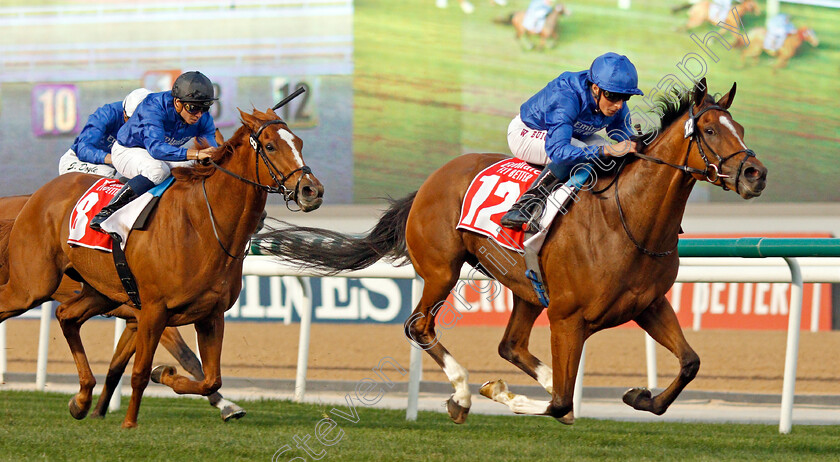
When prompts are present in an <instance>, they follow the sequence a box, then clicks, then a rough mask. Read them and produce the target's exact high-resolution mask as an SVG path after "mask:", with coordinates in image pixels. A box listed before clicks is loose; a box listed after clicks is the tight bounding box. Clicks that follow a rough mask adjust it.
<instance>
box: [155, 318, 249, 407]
mask: <svg viewBox="0 0 840 462" xmlns="http://www.w3.org/2000/svg"><path fill="white" fill-rule="evenodd" d="M160 344H161V345H163V347H164V348H166V351H168V352H169V353H170V354H171V355H172V357H174V358H175V359H176V360H177V361H178V364H180V365H181V367H183V368H184V370H186V371H187V372H189V373H190V374H191V375H192V376H193V377H195V379H196V380H204V371H203V370H202V369H201V361H199V360H198V358H197V357H196V356H195V353H193V351H192V350H191V349H190V347H189V346H187V343H186V342H185V341H184V337H182V336H181V333H180V332H178V329H177V328H175V327H167V328H166V329H165V330H164V331H163V335H162V336H161V337H160ZM207 399H208V400H209V401H210V405H211V406H213V407H215V408H217V409H219V412H221V414H222V420H224V421H228V420H230V419H238V418H240V417H243V416H244V415H245V410H244V409H242V408H241V407H239V406H238V405H237V404H236V403H233V402H231V401H228V400H226V399H225V398H224V397H222V395H221V393H219V392H218V391H217V392H214V393H212V394H211V395H209V396H207Z"/></svg>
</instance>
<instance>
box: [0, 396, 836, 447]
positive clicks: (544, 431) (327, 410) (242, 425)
mask: <svg viewBox="0 0 840 462" xmlns="http://www.w3.org/2000/svg"><path fill="white" fill-rule="evenodd" d="M67 400H68V395H60V394H52V393H47V394H44V393H35V392H0V460H14V461H21V460H72V461H86V460H109V461H113V460H178V461H180V460H202V461H215V460H219V461H231V460H266V461H268V460H271V457H272V455H274V454H275V453H276V452H277V450H278V449H279V448H281V447H282V446H284V445H289V446H290V447H291V448H292V449H293V451H289V452H286V453H285V454H283V457H281V458H279V460H291V459H292V458H294V457H302V458H304V459H303V460H314V459H313V458H311V457H308V456H307V455H306V454H305V452H304V451H303V450H301V449H297V448H295V446H296V443H295V441H294V439H293V437H294V436H295V435H297V436H298V437H299V438H305V437H306V435H307V434H308V435H312V438H311V439H310V440H309V445H310V448H312V450H313V451H314V453H315V454H316V455H320V454H321V452H322V451H323V456H324V460H352V461H367V460H375V461H380V460H387V461H420V460H422V461H438V460H439V461H461V460H463V461H475V460H529V461H530V460H534V461H537V460H601V461H603V460H662V461H676V460H780V461H781V460H784V461H788V460H817V459H824V460H828V459H833V458H835V457H836V455H837V454H838V453H840V438H838V437H837V434H838V431H840V427H838V426H804V425H797V426H795V427H794V428H793V432H792V433H791V434H790V435H779V434H778V430H777V427H776V426H775V425H732V424H682V423H681V424H672V423H622V422H611V421H599V420H592V419H578V421H577V422H576V423H575V425H574V426H571V427H566V426H563V425H561V424H559V423H557V422H555V421H554V420H553V419H550V418H544V417H517V416H482V415H471V416H470V417H469V419H468V421H467V423H466V424H465V425H462V426H457V425H455V424H453V423H451V422H449V419H448V418H447V417H446V415H445V414H442V413H431V412H421V413H420V416H419V418H418V421H417V422H407V421H406V420H405V414H404V412H403V411H382V410H376V409H372V408H365V407H363V406H361V405H359V406H358V407H357V411H358V422H357V423H350V422H348V421H345V420H342V419H341V418H336V419H335V420H336V423H337V424H338V427H336V428H335V429H333V432H332V433H330V434H329V435H328V437H329V438H335V439H337V440H338V441H337V443H335V444H334V445H332V446H329V447H326V446H323V445H321V444H320V443H318V442H317V441H316V440H315V438H314V434H315V433H314V432H315V425H316V424H317V423H318V422H319V421H321V420H322V419H323V418H324V417H325V416H327V415H334V414H335V413H334V411H332V409H333V406H329V405H301V404H295V403H291V402H287V401H260V402H247V403H244V405H245V407H246V408H247V410H248V415H247V416H246V417H245V418H243V419H242V420H239V421H235V422H230V423H227V424H224V423H222V422H221V420H220V419H219V418H218V412H217V411H216V410H215V409H212V408H210V407H209V406H208V405H207V404H206V401H204V400H198V399H184V398H173V399H162V398H146V399H144V400H143V407H142V409H141V413H140V426H139V428H136V429H133V430H123V429H121V428H120V422H121V419H122V417H123V412H122V411H121V412H119V413H116V414H111V415H109V416H108V418H106V419H105V420H84V421H75V420H73V419H72V418H71V417H70V415H69V414H68V413H67V406H66V404H67ZM126 403H127V399H124V400H123V409H125V405H126ZM341 410H343V411H345V412H347V409H346V408H341ZM339 430H340V431H342V432H344V433H343V435H341V436H340V439H338V436H339V433H338V431H339ZM298 460H300V459H298Z"/></svg>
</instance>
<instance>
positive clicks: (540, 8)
mask: <svg viewBox="0 0 840 462" xmlns="http://www.w3.org/2000/svg"><path fill="white" fill-rule="evenodd" d="M555 3H556V0H531V3H530V4H529V5H528V9H527V10H525V17H524V18H523V19H522V27H524V28H525V29H526V30H528V31H529V32H531V33H534V34H539V33H540V32H542V30H543V27H545V19H546V18H547V17H548V15H549V13H551V10H553V9H554V4H555Z"/></svg>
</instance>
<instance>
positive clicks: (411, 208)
mask: <svg viewBox="0 0 840 462" xmlns="http://www.w3.org/2000/svg"><path fill="white" fill-rule="evenodd" d="M734 97H735V85H733V86H732V89H731V90H730V91H729V93H727V94H726V95H724V96H723V97H722V98H721V99H720V100H718V101H717V102H716V101H715V100H714V99H713V98H712V97H710V96H708V95H707V93H706V82H705V79H703V81H701V83H700V84H698V86H697V87H696V88H695V89H694V91H693V93H691V94H688V95H685V96H684V97H683V98H682V99H681V103H679V105H677V103H671V104H670V105H669V106H668V108H667V110H666V111H665V113H664V115H663V116H662V126H663V127H664V128H663V129H662V131H661V133H653V134H649V137H648V139H649V140H651V141H650V144H649V145H648V146H647V149H646V150H645V153H646V155H637V156H638V157H639V158H636V159H628V160H624V161H623V163H622V164H621V166H620V167H618V168H617V169H615V170H613V172H614V173H611V174H606V176H605V177H602V178H600V179H598V180H597V181H595V184H594V186H593V185H590V186H593V187H594V189H595V190H594V191H590V192H583V193H581V194H580V197H579V201H578V202H576V203H575V204H574V205H573V206H572V207H571V210H570V211H569V213H568V214H566V215H563V216H562V218H560V220H559V221H555V223H554V224H553V225H552V226H551V229H550V230H549V232H548V236H547V238H546V242H545V244H544V246H543V248H542V252H541V254H540V265H541V268H542V274H543V275H544V277H545V283H546V285H547V287H548V293H549V297H550V302H549V305H548V308H547V313H548V320H549V325H550V330H551V362H550V363H549V364H545V363H543V362H542V361H540V360H539V359H537V358H536V357H534V356H533V355H532V354H531V353H530V352H529V351H528V342H529V338H530V334H531V329H532V327H533V325H534V321H535V320H536V319H537V316H538V315H539V314H540V313H541V312H542V311H543V307H542V305H540V303H539V301H538V298H537V296H536V294H535V293H534V290H533V289H532V286H531V283H530V282H529V280H528V279H527V278H526V277H525V268H526V264H525V261H524V258H523V256H521V255H520V254H519V253H517V252H514V251H510V250H507V249H503V248H502V247H501V246H498V245H494V244H491V243H489V242H488V238H486V237H484V236H481V235H478V234H476V233H472V232H468V231H461V230H457V229H456V224H457V223H458V219H459V214H460V211H461V203H462V201H463V199H464V195H465V193H466V190H467V188H468V186H469V184H470V182H471V181H472V179H473V178H474V177H475V176H476V175H477V174H478V173H479V172H481V171H482V170H483V169H485V168H486V167H488V166H489V165H491V164H493V163H495V162H498V161H500V160H502V159H505V158H507V157H506V156H504V155H501V154H467V155H463V156H458V157H457V158H455V159H454V160H452V161H450V162H449V163H447V164H446V165H444V166H443V167H441V168H440V169H439V170H437V171H435V172H434V173H432V174H431V176H429V178H428V179H427V180H426V181H425V182H424V183H423V185H422V186H421V187H420V189H419V190H418V191H417V192H416V193H414V194H412V195H409V196H408V197H406V198H404V199H401V200H399V201H396V202H395V203H393V204H392V206H391V207H390V209H389V210H388V211H387V212H386V213H385V214H384V215H383V217H382V218H381V219H380V221H379V223H378V224H377V225H376V226H375V227H374V229H373V230H372V231H371V232H370V234H369V235H367V236H364V237H358V238H356V237H351V236H346V235H342V234H340V233H336V232H333V231H329V230H320V229H315V228H302V227H293V226H292V227H285V228H283V229H279V230H276V231H272V232H269V233H268V235H267V236H266V239H265V240H264V241H262V242H261V245H262V246H264V248H265V250H267V251H271V252H273V253H274V254H275V255H277V256H279V257H281V258H283V259H286V260H289V259H290V260H292V261H295V262H297V263H298V264H300V265H302V266H309V267H314V268H320V269H322V270H324V271H327V272H336V271H341V270H345V269H358V268H361V267H365V266H368V265H370V264H372V263H373V262H375V261H377V260H379V259H381V258H383V257H394V258H400V257H410V259H411V262H412V263H413V265H414V268H415V270H416V271H417V274H418V275H420V276H421V277H422V278H423V280H424V282H425V286H424V288H423V295H422V297H421V300H420V302H419V304H418V305H417V307H416V308H415V309H414V312H413V314H412V316H411V318H410V319H409V320H408V322H406V325H405V329H406V335H407V336H408V337H409V338H410V339H411V340H413V342H414V343H415V345H419V346H421V347H423V348H424V349H425V350H426V352H427V353H429V355H430V356H431V357H432V358H433V359H434V360H435V361H436V362H437V363H438V365H439V366H440V367H441V368H442V369H443V371H444V373H445V374H446V376H447V377H448V378H449V380H450V382H451V383H452V386H453V387H454V388H455V393H454V394H453V395H452V396H451V397H450V398H449V400H448V402H447V407H448V410H449V415H450V417H451V418H452V420H453V421H455V422H456V423H461V422H463V421H464V420H465V419H466V417H467V413H468V412H469V408H470V404H471V396H470V391H469V388H468V382H467V377H468V374H467V370H466V369H465V368H463V367H462V366H461V365H459V364H458V362H457V361H456V360H455V358H454V357H453V356H452V355H451V354H450V353H449V352H448V351H447V350H446V348H445V347H444V346H443V344H442V343H441V342H440V339H438V338H437V337H436V334H435V316H436V314H438V313H440V312H445V311H450V314H449V315H448V316H446V317H448V318H449V322H450V324H451V319H452V317H457V315H456V314H454V313H451V311H452V309H453V308H452V307H451V306H448V305H445V304H444V301H445V300H446V298H447V296H448V295H449V294H450V291H451V290H452V289H453V287H454V286H455V285H456V282H457V281H458V277H459V273H460V270H461V266H462V265H463V264H464V262H468V263H470V264H472V265H473V266H475V265H476V264H480V265H481V266H482V267H483V268H484V270H485V271H488V272H489V273H491V274H492V275H493V276H494V277H495V278H496V279H497V280H498V281H499V282H500V283H502V284H503V285H505V286H507V287H508V288H510V290H511V291H512V292H513V300H514V305H513V311H512V313H511V317H510V320H509V321H508V325H507V329H506V330H505V333H504V337H503V338H502V341H501V343H500V344H499V354H500V355H501V356H502V357H503V358H505V359H507V360H508V361H510V362H511V363H513V364H514V365H516V366H517V367H519V368H520V369H522V370H523V371H525V372H526V373H527V374H528V375H530V376H531V377H533V378H534V379H536V380H537V381H538V382H539V383H540V384H541V385H542V386H543V387H544V388H545V389H546V391H548V393H549V394H550V395H551V399H550V400H548V401H537V400H531V399H529V398H527V397H525V396H519V395H514V394H513V393H510V392H509V391H508V390H507V387H506V385H505V384H504V382H502V381H501V380H498V381H494V382H488V383H486V384H485V385H484V386H483V387H482V389H481V393H482V394H483V395H485V396H487V397H490V398H491V399H493V400H495V401H498V402H500V403H504V404H506V405H508V406H510V408H511V409H512V410H513V411H514V412H516V413H522V414H540V415H551V416H554V417H555V418H558V419H562V420H561V421H563V422H566V423H568V422H571V421H572V419H573V416H572V415H571V410H572V394H573V388H574V383H575V376H576V374H577V370H578V365H579V363H580V356H581V350H582V348H583V344H584V341H586V339H587V338H589V336H591V335H592V334H594V333H595V332H598V331H600V330H603V329H606V328H609V327H614V326H618V325H620V324H624V323H626V322H628V321H635V322H636V323H637V324H638V325H639V326H641V327H642V329H644V330H645V331H646V332H647V333H648V334H650V336H651V337H653V338H654V339H655V340H656V341H657V342H659V343H660V344H662V345H663V346H664V347H666V348H667V349H668V350H669V351H671V352H672V353H673V354H674V355H676V357H677V358H678V359H679V363H680V373H679V375H678V376H677V377H676V378H675V379H674V380H673V382H671V384H670V385H669V386H668V388H666V389H665V390H664V391H663V392H662V393H661V394H659V395H657V396H651V393H650V391H649V390H647V389H644V388H634V389H632V390H629V391H628V392H627V393H626V394H625V395H624V402H625V403H627V404H629V405H630V406H632V407H634V408H635V409H639V410H645V411H649V412H652V413H654V414H657V415H659V414H662V413H664V412H665V410H666V409H668V406H669V405H670V404H671V403H672V402H673V401H674V399H676V397H677V395H678V394H679V393H680V391H682V389H683V388H684V387H685V386H686V385H687V384H688V383H689V382H690V381H691V380H692V379H693V378H694V377H695V375H696V374H697V370H698V368H699V366H700V359H699V358H698V356H697V354H696V353H695V352H694V351H693V350H692V349H691V347H690V346H689V345H688V343H687V342H686V340H685V338H684V336H683V333H682V329H681V328H680V326H679V323H678V321H677V317H676V315H675V314H674V310H673V308H672V307H671V305H670V304H669V303H668V300H667V299H666V298H665V294H666V292H667V291H668V289H670V287H671V285H672V284H673V283H674V281H675V279H676V276H677V269H678V267H679V257H678V255H677V252H676V248H677V242H678V240H679V238H678V233H679V229H680V222H681V220H682V216H683V212H684V210H685V204H686V201H687V200H688V197H689V194H690V193H691V190H692V188H693V187H694V184H695V183H696V182H697V181H708V182H710V183H712V184H714V185H716V186H719V187H721V188H723V189H732V190H734V191H736V192H737V193H738V194H739V195H740V196H741V197H743V198H745V199H749V198H752V197H756V196H758V195H760V194H761V191H762V190H763V189H764V187H765V182H766V175H767V169H766V168H765V167H764V166H763V165H762V164H761V162H759V161H758V160H757V159H756V158H755V154H754V153H753V152H752V151H750V150H749V149H748V148H747V147H746V145H744V141H743V128H742V127H741V125H739V124H738V123H737V122H735V121H734V119H733V118H732V116H731V114H730V113H729V111H728V108H729V106H730V104H732V101H733V99H734ZM689 118H692V120H693V123H694V130H693V131H692V132H690V133H691V134H690V136H688V137H686V136H684V134H685V131H684V128H683V127H685V125H686V120H687V119H689ZM499 194H500V195H501V194H502V193H499ZM619 198H620V202H619ZM315 237H317V238H318V239H315ZM313 239H314V240H313ZM467 287H469V286H467ZM448 327H451V325H450V326H448ZM450 335H455V334H454V333H450Z"/></svg>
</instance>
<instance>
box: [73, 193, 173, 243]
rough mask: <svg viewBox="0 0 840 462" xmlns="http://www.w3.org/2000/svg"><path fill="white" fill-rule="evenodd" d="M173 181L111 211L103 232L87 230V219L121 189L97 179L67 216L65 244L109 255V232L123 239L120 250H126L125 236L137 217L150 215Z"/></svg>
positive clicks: (132, 227) (103, 226)
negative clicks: (68, 218)
mask: <svg viewBox="0 0 840 462" xmlns="http://www.w3.org/2000/svg"><path fill="white" fill-rule="evenodd" d="M174 181H175V178H173V177H169V178H167V179H166V180H164V182H163V183H161V184H159V185H157V186H155V187H154V188H152V189H150V190H149V191H148V192H146V193H145V194H143V195H141V196H140V197H138V198H136V199H134V200H133V201H131V202H129V203H128V204H127V205H125V206H123V207H122V208H121V209H119V210H117V211H116V212H114V213H113V214H112V215H111V216H110V217H108V219H107V220H105V221H104V222H102V231H104V232H98V231H94V230H92V229H90V227H89V226H88V224H89V223H90V220H91V219H92V218H93V217H94V215H96V214H97V213H99V211H100V210H102V208H103V207H105V206H106V205H108V203H109V202H111V199H113V198H114V196H115V195H116V194H117V192H119V190H120V188H122V186H123V184H122V183H121V182H120V181H118V180H114V179H110V178H102V179H100V180H99V181H97V182H96V183H94V184H93V186H91V187H90V188H88V190H87V191H86V192H85V193H84V194H83V195H82V197H81V198H80V199H79V200H78V202H76V205H75V207H73V211H72V212H71V214H70V235H69V237H68V238H67V243H68V244H70V245H74V246H80V247H88V248H91V249H97V250H104V251H106V252H111V251H112V249H113V247H112V239H111V236H110V233H117V234H118V235H119V236H120V237H121V238H122V240H121V242H122V247H123V248H125V243H126V241H127V240H128V234H129V233H130V232H131V230H132V229H136V228H135V226H136V225H137V224H138V218H140V217H146V216H148V214H149V212H150V211H151V210H152V209H153V208H154V207H155V206H156V205H157V203H158V200H159V198H160V196H161V194H163V192H164V191H166V190H167V189H168V188H169V186H170V185H172V183H173V182H174ZM140 221H144V220H140Z"/></svg>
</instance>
